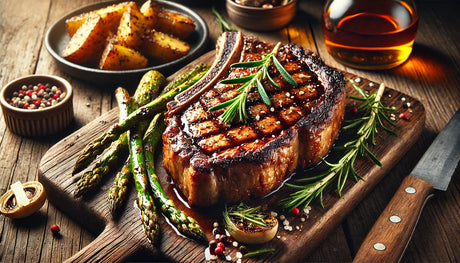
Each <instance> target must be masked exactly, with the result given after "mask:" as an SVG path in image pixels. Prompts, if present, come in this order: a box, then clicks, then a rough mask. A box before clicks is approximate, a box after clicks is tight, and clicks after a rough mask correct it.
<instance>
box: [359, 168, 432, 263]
mask: <svg viewBox="0 0 460 263" xmlns="http://www.w3.org/2000/svg"><path fill="white" fill-rule="evenodd" d="M432 193H433V185H432V184H431V183H429V182H427V181H424V180H422V179H418V178H415V177H412V176H407V177H406V178H404V180H403V182H402V183H401V186H400V187H399V189H398V190H397V191H396V193H395V195H394V196H393V198H392V199H391V201H390V203H389V204H388V205H387V207H386V208H385V210H383V212H382V214H381V215H380V217H379V218H378V219H377V221H376V222H375V224H374V226H373V227H372V229H371V231H370V232H369V233H368V234H367V236H366V238H365V239H364V241H363V243H362V244H361V247H360V248H359V250H358V252H357V254H356V256H355V258H354V260H353V262H357V263H358V262H399V261H400V259H401V257H402V255H403V253H404V250H405V249H406V247H407V244H408V243H409V240H410V238H411V236H412V233H413V232H414V229H415V225H416V224H417V221H418V219H419V217H420V214H421V212H422V209H423V206H424V205H425V203H426V201H427V200H428V199H429V198H430V197H431V196H433V195H432Z"/></svg>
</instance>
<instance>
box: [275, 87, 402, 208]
mask: <svg viewBox="0 0 460 263" xmlns="http://www.w3.org/2000/svg"><path fill="white" fill-rule="evenodd" d="M350 82H351V83H352V85H353V87H354V88H355V89H356V90H357V91H358V93H359V94H360V95H361V96H362V97H355V96H350V98H352V99H355V100H359V101H363V104H362V105H361V106H359V107H358V112H360V113H362V117H360V118H357V119H352V120H349V121H346V122H345V124H346V125H345V126H343V127H342V131H344V130H350V129H357V132H356V135H358V137H357V138H354V139H352V140H350V141H348V142H346V143H345V144H344V145H343V146H342V147H336V149H337V148H338V149H341V150H343V151H344V155H343V157H342V158H341V159H340V160H339V161H338V162H337V163H329V162H327V161H326V160H324V159H323V158H321V159H322V161H323V162H324V163H325V164H326V165H327V166H328V169H326V170H325V171H324V172H321V173H320V174H319V175H317V176H314V177H309V178H303V179H299V180H297V181H296V182H298V183H306V184H303V185H298V184H288V183H287V184H286V185H287V186H289V187H292V188H294V189H297V191H296V192H293V193H291V194H290V196H289V197H287V198H285V199H283V200H281V201H280V204H281V205H282V206H284V207H285V208H286V209H292V208H294V207H299V208H302V209H303V208H305V207H306V206H307V205H308V204H310V202H311V201H312V200H313V199H315V198H316V197H319V199H320V203H321V206H323V200H322V199H323V198H322V195H323V190H324V188H326V186H328V185H329V184H330V183H331V182H332V181H334V180H336V181H337V192H338V195H339V196H340V195H341V192H342V189H343V187H344V185H345V182H346V180H347V178H348V177H349V176H350V175H351V176H353V178H354V179H355V181H358V180H359V179H362V177H361V176H360V175H359V174H358V173H357V172H356V171H355V169H354V164H355V160H356V158H357V157H358V156H368V157H369V158H370V159H371V160H372V161H373V162H374V163H375V164H377V165H379V166H382V164H381V163H380V161H379V160H378V159H377V157H376V156H375V155H374V154H373V153H372V152H371V151H370V150H369V147H368V142H369V141H370V142H371V143H372V144H373V145H376V142H375V134H376V133H378V130H377V128H381V129H383V130H385V131H387V132H389V133H391V134H393V135H397V134H396V133H395V132H394V131H393V130H390V129H388V128H387V127H386V126H385V125H384V123H383V119H384V120H385V121H386V122H388V123H389V124H390V125H392V126H395V124H394V123H393V122H392V121H391V120H390V119H389V118H388V117H387V116H386V115H385V112H388V111H396V110H395V109H392V108H387V107H385V106H383V104H382V102H381V101H380V99H381V97H382V95H383V91H384V90H385V86H384V84H383V83H382V84H381V85H380V87H379V89H378V91H377V92H375V93H372V94H371V95H368V94H366V93H365V92H364V91H363V90H362V89H361V88H359V87H358V86H356V85H355V84H354V83H353V82H352V81H350Z"/></svg>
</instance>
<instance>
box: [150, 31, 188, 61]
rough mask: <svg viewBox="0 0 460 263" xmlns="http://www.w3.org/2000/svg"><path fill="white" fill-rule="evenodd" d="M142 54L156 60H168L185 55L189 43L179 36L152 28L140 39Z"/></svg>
mask: <svg viewBox="0 0 460 263" xmlns="http://www.w3.org/2000/svg"><path fill="white" fill-rule="evenodd" d="M141 50H142V54H144V55H146V56H147V57H150V58H152V59H154V60H155V61H157V62H163V63H165V62H169V61H172V60H175V59H178V58H180V57H183V56H185V55H186V54H187V53H188V52H189V51H190V45H189V44H188V43H186V42H184V41H182V40H180V39H179V38H176V37H173V36H170V35H167V34H165V33H163V32H159V31H156V30H152V31H151V32H150V33H149V34H148V35H147V36H146V37H144V39H143V41H142V49H141Z"/></svg>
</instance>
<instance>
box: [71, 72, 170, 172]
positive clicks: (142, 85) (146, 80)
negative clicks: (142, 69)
mask: <svg viewBox="0 0 460 263" xmlns="http://www.w3.org/2000/svg"><path fill="white" fill-rule="evenodd" d="M164 82H165V77H164V76H163V75H162V74H161V73H160V72H158V71H156V70H150V71H148V72H146V73H145V74H144V75H143V76H142V79H141V81H140V82H139V85H138V86H137V89H136V91H135V94H134V101H135V104H136V105H138V106H143V105H145V104H147V103H148V102H150V101H151V100H152V99H153V98H155V97H157V96H158V94H159V93H160V91H161V87H162V86H163V84H164ZM115 97H117V92H115ZM117 100H118V98H117ZM118 107H119V109H120V112H121V113H126V112H127V111H126V109H124V108H126V107H127V104H126V103H124V104H122V105H120V103H119V105H118ZM136 109H137V107H136ZM129 113H131V112H128V114H129ZM125 117H126V116H124V117H123V119H124V118H125ZM120 121H122V118H120ZM101 139H102V137H100V138H98V139H96V140H94V141H93V142H94V144H99V143H101V141H100V140H101ZM126 145H127V143H126ZM124 147H126V148H127V146H124ZM104 149H105V146H101V147H98V146H97V147H94V148H92V149H88V150H87V151H85V150H84V151H83V152H82V153H81V154H80V155H79V156H78V158H77V161H76V162H75V167H74V170H73V173H77V172H79V171H81V170H82V169H84V168H85V167H87V166H88V165H89V164H90V163H91V162H92V161H93V160H94V158H96V157H97V156H98V155H99V154H101V153H102V152H103V151H104Z"/></svg>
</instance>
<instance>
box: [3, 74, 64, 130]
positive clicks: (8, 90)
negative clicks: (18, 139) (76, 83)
mask: <svg viewBox="0 0 460 263" xmlns="http://www.w3.org/2000/svg"><path fill="white" fill-rule="evenodd" d="M72 99H73V92H72V86H71V85H70V83H69V82H68V81H67V80H65V79H63V78H61V77H57V76H52V75H29V76H24V77H21V78H18V79H15V80H13V81H11V82H9V83H8V84H6V86H4V87H3V89H2V91H1V95H0V104H1V107H2V112H3V116H4V119H5V123H6V126H7V127H8V129H9V130H10V131H12V132H13V133H15V134H18V135H22V136H27V137H35V136H47V135H51V134H54V133H57V132H59V131H62V130H63V129H64V128H66V127H67V126H68V125H69V124H70V122H72V120H73V102H72Z"/></svg>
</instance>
